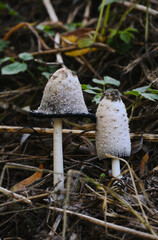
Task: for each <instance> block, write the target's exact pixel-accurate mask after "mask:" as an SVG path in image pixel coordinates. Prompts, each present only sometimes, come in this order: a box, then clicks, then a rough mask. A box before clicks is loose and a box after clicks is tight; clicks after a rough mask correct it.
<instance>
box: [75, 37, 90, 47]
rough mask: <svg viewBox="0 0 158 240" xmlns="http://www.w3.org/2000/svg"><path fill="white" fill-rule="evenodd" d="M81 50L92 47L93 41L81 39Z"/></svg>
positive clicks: (79, 42) (79, 43)
mask: <svg viewBox="0 0 158 240" xmlns="http://www.w3.org/2000/svg"><path fill="white" fill-rule="evenodd" d="M77 44H78V46H79V48H84V47H90V46H91V45H92V44H93V40H92V39H90V38H81V39H79V40H78V41H77Z"/></svg>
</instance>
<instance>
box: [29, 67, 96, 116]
mask: <svg viewBox="0 0 158 240" xmlns="http://www.w3.org/2000/svg"><path fill="white" fill-rule="evenodd" d="M30 113H31V114H32V115H33V116H35V117H39V118H40V117H58V118H59V117H65V116H78V115H79V116H90V117H91V116H92V115H93V114H90V113H88V109H87V107H86V105H85V102H84V98H83V93H82V89H81V85H80V82H79V80H78V77H77V75H76V74H75V73H73V72H72V71H71V70H69V69H66V68H61V69H59V70H57V71H56V72H55V73H54V74H53V75H52V77H51V78H50V79H49V81H48V83H47V84H46V86H45V89H44V92H43V97H42V100H41V104H40V106H39V108H38V109H37V110H35V111H31V112H30ZM93 116H94V115H93Z"/></svg>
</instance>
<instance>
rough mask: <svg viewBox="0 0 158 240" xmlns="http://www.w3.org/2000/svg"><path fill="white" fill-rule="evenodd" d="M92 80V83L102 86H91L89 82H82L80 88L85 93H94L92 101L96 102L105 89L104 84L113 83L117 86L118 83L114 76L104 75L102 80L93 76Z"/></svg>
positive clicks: (97, 102)
mask: <svg viewBox="0 0 158 240" xmlns="http://www.w3.org/2000/svg"><path fill="white" fill-rule="evenodd" d="M92 81H93V82H94V83H97V84H99V85H101V86H102V88H101V87H93V86H91V85H90V84H82V89H83V90H84V91H85V92H87V93H90V94H94V98H93V100H92V101H93V102H95V103H96V104H99V102H100V99H101V96H102V94H103V93H104V92H105V90H106V85H108V84H110V85H114V86H117V87H118V86H119V85H120V81H118V80H115V79H114V78H111V77H108V76H105V77H104V78H103V80H99V79H96V78H93V79H92ZM109 90H110V89H109Z"/></svg>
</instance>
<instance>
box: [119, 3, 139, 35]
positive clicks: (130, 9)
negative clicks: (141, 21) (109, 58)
mask: <svg viewBox="0 0 158 240" xmlns="http://www.w3.org/2000/svg"><path fill="white" fill-rule="evenodd" d="M139 2H140V0H139V1H138V2H136V3H135V4H134V5H133V6H132V7H130V8H129V9H128V10H127V11H126V12H125V13H124V14H123V15H122V17H121V19H120V22H119V24H118V26H117V29H116V33H118V31H119V30H120V27H121V25H122V22H123V20H124V19H125V17H126V16H127V15H128V14H129V13H130V12H131V11H132V10H133V9H134V8H135V6H136V5H137V4H138V3H139Z"/></svg>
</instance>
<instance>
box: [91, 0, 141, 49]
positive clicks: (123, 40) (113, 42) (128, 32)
mask: <svg viewBox="0 0 158 240" xmlns="http://www.w3.org/2000/svg"><path fill="white" fill-rule="evenodd" d="M119 1H122V0H102V3H101V4H100V6H99V11H100V14H99V18H98V23H97V27H96V31H95V35H94V38H93V42H95V41H96V38H97V35H98V33H99V30H101V36H102V37H103V36H104V35H105V31H106V27H107V24H108V21H109V17H110V7H111V4H113V3H115V2H119ZM138 2H139V1H138ZM138 2H136V3H135V4H134V5H133V6H132V7H130V8H129V9H128V10H127V11H125V12H124V14H123V15H122V17H121V19H120V21H119V23H118V26H117V28H116V29H107V31H109V32H110V34H109V35H108V36H107V41H106V43H107V44H108V45H110V46H111V47H113V48H115V49H116V50H117V51H118V52H119V53H125V52H127V51H129V49H130V48H131V45H130V42H131V39H132V38H134V34H133V33H132V32H138V30H137V29H136V28H131V27H129V28H126V29H124V30H120V28H121V26H122V23H123V21H124V19H125V17H126V16H127V15H128V14H129V13H130V12H131V11H132V10H133V9H134V8H135V6H136V5H137V4H138ZM105 6H106V11H105V16H104V18H103V19H104V21H103V25H102V27H101V24H102V17H103V12H104V8H105ZM106 35H107V34H106Z"/></svg>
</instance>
